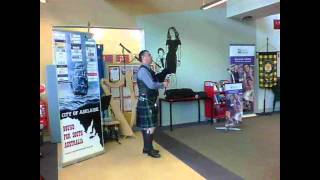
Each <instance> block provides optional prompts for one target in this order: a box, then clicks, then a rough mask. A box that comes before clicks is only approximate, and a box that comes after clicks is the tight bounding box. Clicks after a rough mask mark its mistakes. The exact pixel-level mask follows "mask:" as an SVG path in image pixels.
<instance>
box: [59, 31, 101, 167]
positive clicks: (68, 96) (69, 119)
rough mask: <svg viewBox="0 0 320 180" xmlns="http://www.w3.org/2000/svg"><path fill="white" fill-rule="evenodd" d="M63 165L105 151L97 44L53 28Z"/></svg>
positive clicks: (81, 36) (86, 38)
mask: <svg viewBox="0 0 320 180" xmlns="http://www.w3.org/2000/svg"><path fill="white" fill-rule="evenodd" d="M53 41H54V43H53V44H54V46H53V48H54V51H53V52H54V64H55V65H56V66H57V94H58V106H59V116H60V118H59V119H60V132H61V148H62V151H61V152H62V153H61V160H60V165H61V166H63V167H64V166H67V165H70V164H73V163H77V162H79V161H82V160H85V159H88V158H91V157H93V156H96V155H98V154H102V153H104V143H103V136H102V122H101V113H100V85H99V73H98V64H97V63H98V62H97V50H96V43H95V41H94V40H93V39H91V35H90V34H88V33H82V32H71V31H69V32H68V31H58V30H54V31H53Z"/></svg>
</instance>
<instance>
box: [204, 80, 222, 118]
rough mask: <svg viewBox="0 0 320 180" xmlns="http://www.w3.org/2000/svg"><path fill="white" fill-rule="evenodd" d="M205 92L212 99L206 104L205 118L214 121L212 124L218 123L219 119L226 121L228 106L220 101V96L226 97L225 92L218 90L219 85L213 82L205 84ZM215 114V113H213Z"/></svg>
mask: <svg viewBox="0 0 320 180" xmlns="http://www.w3.org/2000/svg"><path fill="white" fill-rule="evenodd" d="M204 91H205V92H206V94H207V96H208V98H210V99H212V101H213V103H212V102H211V101H210V100H206V102H205V116H206V118H207V119H211V120H212V122H211V123H212V124H213V123H216V122H217V119H224V118H225V113H226V104H225V103H224V102H220V101H219V100H218V98H217V97H218V96H221V95H223V96H225V92H224V91H222V90H220V91H219V90H218V88H217V83H216V82H213V81H205V82H204ZM212 112H213V113H212Z"/></svg>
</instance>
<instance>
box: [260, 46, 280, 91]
mask: <svg viewBox="0 0 320 180" xmlns="http://www.w3.org/2000/svg"><path fill="white" fill-rule="evenodd" d="M277 56H278V53H277V52H259V53H257V57H258V60H259V87H260V88H272V87H273V86H275V85H277Z"/></svg>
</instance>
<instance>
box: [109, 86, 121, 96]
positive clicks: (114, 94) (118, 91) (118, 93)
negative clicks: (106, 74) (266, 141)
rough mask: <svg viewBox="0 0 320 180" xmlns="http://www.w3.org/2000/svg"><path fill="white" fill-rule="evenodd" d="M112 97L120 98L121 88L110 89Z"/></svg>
mask: <svg viewBox="0 0 320 180" xmlns="http://www.w3.org/2000/svg"><path fill="white" fill-rule="evenodd" d="M110 91H111V95H112V97H115V98H117V97H120V88H110Z"/></svg>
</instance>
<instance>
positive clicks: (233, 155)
mask: <svg viewBox="0 0 320 180" xmlns="http://www.w3.org/2000/svg"><path fill="white" fill-rule="evenodd" d="M222 125H223V124H222V123H218V124H214V125H213V126H212V125H210V124H203V123H202V124H198V125H192V126H187V127H175V128H174V130H173V131H172V132H171V131H170V130H163V132H164V133H165V134H166V135H168V136H170V137H172V138H174V139H175V140H176V141H178V142H180V143H182V144H184V145H185V146H187V147H189V148H191V149H193V150H194V151H196V152H198V153H200V154H201V155H203V156H205V157H206V158H208V159H210V160H211V161H213V162H215V163H217V164H219V165H221V166H222V167H224V168H226V169H228V170H229V171H231V172H233V173H235V174H236V175H239V176H241V177H242V178H243V179H246V180H247V179H248V180H270V179H272V180H277V179H280V114H279V113H276V114H273V115H270V116H258V117H252V118H246V119H244V120H243V124H242V125H241V128H242V129H243V130H242V131H233V132H225V131H222V130H216V129H214V127H215V126H222ZM160 144H161V143H160ZM173 146H174V145H173Z"/></svg>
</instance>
